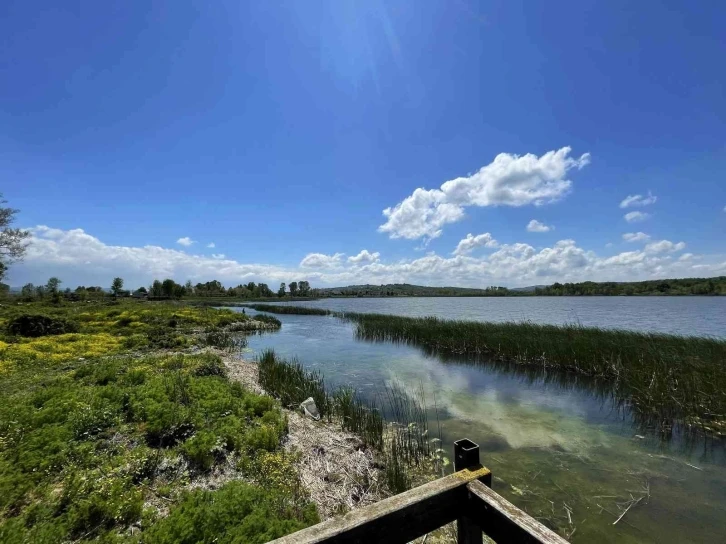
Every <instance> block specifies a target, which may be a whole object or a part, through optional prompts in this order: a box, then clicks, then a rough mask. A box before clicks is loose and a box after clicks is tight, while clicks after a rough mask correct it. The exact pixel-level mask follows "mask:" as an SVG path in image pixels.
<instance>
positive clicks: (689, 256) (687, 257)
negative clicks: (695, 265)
mask: <svg viewBox="0 0 726 544" xmlns="http://www.w3.org/2000/svg"><path fill="white" fill-rule="evenodd" d="M691 259H693V253H684V254H683V255H681V256H680V257H678V260H679V261H690V260H691Z"/></svg>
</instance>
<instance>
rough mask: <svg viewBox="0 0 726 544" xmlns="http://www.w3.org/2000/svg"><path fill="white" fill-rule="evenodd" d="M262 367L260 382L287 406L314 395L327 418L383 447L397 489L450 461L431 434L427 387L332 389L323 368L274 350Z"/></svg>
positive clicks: (391, 482) (388, 473)
mask: <svg viewBox="0 0 726 544" xmlns="http://www.w3.org/2000/svg"><path fill="white" fill-rule="evenodd" d="M258 368H259V381H260V385H261V386H262V387H263V388H264V389H265V391H267V392H268V393H270V394H272V395H274V396H275V397H277V398H278V399H280V401H281V402H282V403H283V405H285V406H290V407H297V406H298V405H299V404H300V403H301V402H302V401H304V400H305V399H307V398H308V397H312V398H313V399H314V400H315V404H316V406H317V407H318V410H319V412H320V416H321V417H322V418H326V419H327V420H329V421H335V422H338V423H339V424H340V426H341V429H342V430H344V431H349V432H351V433H354V434H355V435H357V436H359V437H360V438H361V439H362V440H363V441H364V443H365V444H366V445H367V446H370V447H373V448H375V449H376V450H378V452H380V453H381V454H382V461H383V464H384V473H385V478H386V485H387V488H388V490H389V491H390V492H391V493H394V494H395V493H400V492H402V491H405V490H407V489H410V488H411V487H412V485H413V481H414V473H417V474H418V475H422V474H426V473H428V474H429V475H437V474H440V473H441V470H442V467H443V466H444V464H445V463H448V461H447V460H446V459H445V458H444V457H443V450H441V449H440V448H438V443H439V442H440V438H433V437H431V436H429V425H428V413H427V409H426V403H425V398H424V395H423V392H421V393H420V394H418V395H417V396H416V397H414V396H411V395H409V394H407V393H406V392H405V391H404V390H403V389H402V388H400V387H396V386H391V387H387V388H385V390H383V391H381V392H380V394H379V395H378V397H377V398H376V399H366V400H364V399H362V398H360V397H359V396H358V395H357V394H356V392H355V390H353V389H352V388H347V387H341V388H339V389H337V390H335V391H330V390H329V389H327V388H326V386H325V381H324V378H323V376H322V375H321V374H320V373H318V372H316V371H309V370H306V369H305V368H304V367H303V366H302V365H301V364H300V363H298V362H297V361H295V360H292V361H286V360H284V359H280V358H279V357H277V356H276V355H275V353H274V351H272V350H267V351H265V352H263V353H262V354H261V356H260V357H259V361H258ZM384 416H387V417H384Z"/></svg>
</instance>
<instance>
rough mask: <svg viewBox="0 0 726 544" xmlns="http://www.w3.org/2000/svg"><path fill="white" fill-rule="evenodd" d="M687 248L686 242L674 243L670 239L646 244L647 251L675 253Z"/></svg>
mask: <svg viewBox="0 0 726 544" xmlns="http://www.w3.org/2000/svg"><path fill="white" fill-rule="evenodd" d="M685 248H686V243H685V242H678V243H677V244H674V243H673V242H671V241H670V240H660V241H659V242H651V243H650V244H647V245H646V246H645V252H646V253H673V252H675V251H682V250H684V249H685Z"/></svg>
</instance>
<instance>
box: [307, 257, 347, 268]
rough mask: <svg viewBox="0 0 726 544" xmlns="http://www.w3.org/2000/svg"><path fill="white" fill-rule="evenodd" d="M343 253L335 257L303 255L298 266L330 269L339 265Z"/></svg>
mask: <svg viewBox="0 0 726 544" xmlns="http://www.w3.org/2000/svg"><path fill="white" fill-rule="evenodd" d="M343 255H344V254H343V253H336V254H335V255H325V254H324V253H308V254H307V255H305V258H303V260H302V261H300V266H301V267H303V268H330V267H332V266H337V265H339V264H340V261H341V259H342V258H343Z"/></svg>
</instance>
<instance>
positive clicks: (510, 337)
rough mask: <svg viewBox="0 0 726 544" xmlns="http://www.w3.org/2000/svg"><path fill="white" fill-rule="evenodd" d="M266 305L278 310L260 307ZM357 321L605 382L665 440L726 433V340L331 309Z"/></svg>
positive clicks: (390, 337) (467, 352)
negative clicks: (682, 430)
mask: <svg viewBox="0 0 726 544" xmlns="http://www.w3.org/2000/svg"><path fill="white" fill-rule="evenodd" d="M259 306H260V308H259V309H261V310H263V309H264V310H266V311H272V312H274V311H276V308H277V307H272V308H273V309H269V307H268V308H262V306H264V305H259ZM283 308H284V312H285V313H288V314H291V313H303V314H307V313H309V311H310V310H318V311H320V312H321V313H325V314H326V315H331V314H332V315H336V316H337V317H339V318H341V319H346V320H349V321H352V322H354V323H356V334H357V336H358V338H360V339H363V340H368V341H374V342H395V343H403V344H408V345H414V346H417V347H420V348H421V349H423V350H425V351H426V352H427V353H429V354H435V355H438V356H441V357H443V358H451V357H454V358H457V359H458V360H467V361H469V362H472V363H473V364H486V365H491V364H501V363H505V364H506V365H508V366H510V367H520V366H521V367H529V368H533V369H536V370H538V371H540V372H542V373H543V374H544V375H546V376H548V377H550V376H552V375H556V374H557V372H556V371H562V372H564V373H566V374H568V375H569V374H572V375H575V376H578V375H579V376H583V377H589V378H593V379H594V380H593V381H595V382H598V383H599V384H605V385H606V388H608V389H609V392H610V393H612V394H613V395H614V397H615V399H616V400H617V403H618V404H619V405H621V406H623V407H625V408H627V409H628V410H630V411H632V412H633V414H634V418H635V420H636V422H639V423H640V425H641V426H643V427H650V428H654V429H655V430H656V431H658V432H659V433H660V434H661V435H663V436H664V437H668V436H669V435H670V433H671V432H672V427H673V425H674V424H678V425H682V426H685V427H686V428H687V430H688V429H691V430H696V431H701V432H704V433H706V434H708V435H712V436H720V437H724V436H726V341H724V340H720V339H716V338H702V337H693V336H676V335H668V334H660V333H647V332H635V331H627V330H612V329H601V328H595V327H582V326H578V325H563V326H556V325H539V324H535V323H531V322H508V323H493V322H476V321H461V320H446V319H439V318H435V317H423V318H414V317H403V316H394V315H382V314H361V313H348V312H346V313H341V312H339V313H331V312H329V311H328V310H323V309H319V308H315V309H312V308H298V307H294V306H284V307H283Z"/></svg>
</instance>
